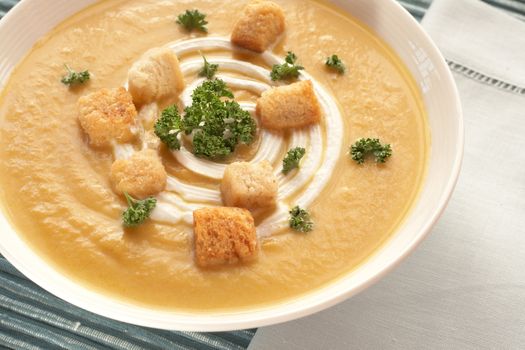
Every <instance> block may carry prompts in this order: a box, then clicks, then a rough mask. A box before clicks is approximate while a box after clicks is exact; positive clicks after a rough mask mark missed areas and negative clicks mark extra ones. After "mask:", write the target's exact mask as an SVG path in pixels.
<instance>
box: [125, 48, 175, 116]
mask: <svg viewBox="0 0 525 350" xmlns="http://www.w3.org/2000/svg"><path fill="white" fill-rule="evenodd" d="M128 89H129V92H130V93H131V95H132V96H133V102H135V103H136V104H137V105H139V106H140V105H143V104H147V103H151V102H155V101H159V100H162V99H165V98H168V97H174V96H177V95H178V94H179V93H180V92H181V91H182V90H183V89H184V78H183V75H182V72H181V70H180V66H179V60H178V59H177V56H176V55H175V53H174V52H173V51H172V50H170V49H169V48H155V49H151V50H149V51H147V52H146V53H145V54H144V55H143V56H142V57H141V58H140V59H139V60H138V61H137V62H135V63H134V64H133V66H131V69H130V70H129V72H128Z"/></svg>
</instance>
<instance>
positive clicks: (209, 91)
mask: <svg viewBox="0 0 525 350" xmlns="http://www.w3.org/2000/svg"><path fill="white" fill-rule="evenodd" d="M224 98H227V99H226V100H224ZM231 99H233V93H232V91H231V90H230V89H229V88H228V87H227V86H226V83H225V82H224V81H223V80H220V79H214V80H207V81H205V82H204V83H202V84H201V85H200V86H199V87H197V88H196V89H195V90H194V91H193V95H192V104H191V106H188V107H186V109H185V110H184V112H185V115H184V118H181V116H180V115H179V114H178V112H176V111H177V110H176V107H175V106H171V107H168V108H167V109H166V110H164V111H163V113H162V115H161V117H160V118H159V119H158V121H157V122H156V123H155V133H156V134H157V136H159V138H160V139H161V140H162V141H163V142H164V143H166V145H167V146H168V148H170V149H175V150H176V149H180V142H179V140H178V138H177V135H178V134H179V133H180V132H181V131H183V132H184V133H185V134H186V135H190V134H191V135H192V136H193V138H192V139H193V141H192V143H193V153H194V154H195V155H196V156H198V157H204V158H209V159H218V158H223V157H226V156H228V155H230V154H231V153H232V152H233V151H234V150H235V148H236V147H237V145H239V144H241V143H242V144H250V143H251V142H252V141H253V139H254V136H255V131H256V128H257V126H256V124H255V121H254V120H253V118H252V116H251V115H250V113H248V112H247V111H244V110H243V109H242V108H241V107H240V105H239V104H238V103H237V102H235V101H233V100H231Z"/></svg>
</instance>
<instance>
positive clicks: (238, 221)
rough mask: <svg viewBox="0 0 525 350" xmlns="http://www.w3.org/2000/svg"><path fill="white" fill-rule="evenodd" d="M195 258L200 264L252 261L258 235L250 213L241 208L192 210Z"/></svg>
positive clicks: (203, 265) (204, 265)
mask: <svg viewBox="0 0 525 350" xmlns="http://www.w3.org/2000/svg"><path fill="white" fill-rule="evenodd" d="M193 231H194V237H195V238H194V239H195V258H196V261H197V265H199V266H201V267H208V266H216V265H222V264H232V263H235V262H238V261H239V260H240V261H242V262H245V261H250V260H253V259H254V258H255V257H256V256H257V234H256V231H255V223H254V220H253V217H252V214H251V213H250V212H249V211H248V210H246V209H241V208H228V207H218V208H204V209H198V210H195V211H194V212H193Z"/></svg>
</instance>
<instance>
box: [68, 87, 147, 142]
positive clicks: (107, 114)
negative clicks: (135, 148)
mask: <svg viewBox="0 0 525 350" xmlns="http://www.w3.org/2000/svg"><path fill="white" fill-rule="evenodd" d="M77 106H78V112H79V115H78V120H79V122H80V126H81V127H82V129H84V131H85V132H86V134H87V135H88V136H89V141H90V144H91V145H93V146H95V147H102V146H108V145H109V144H110V143H111V141H113V140H116V141H118V142H121V143H126V142H129V141H131V140H133V138H134V137H135V127H136V116H137V110H136V109H135V106H134V105H133V101H132V100H131V95H130V94H129V93H128V92H127V91H126V89H124V88H123V87H120V88H117V89H102V90H99V91H97V92H93V93H91V94H89V95H86V96H82V97H80V98H79V100H78V103H77Z"/></svg>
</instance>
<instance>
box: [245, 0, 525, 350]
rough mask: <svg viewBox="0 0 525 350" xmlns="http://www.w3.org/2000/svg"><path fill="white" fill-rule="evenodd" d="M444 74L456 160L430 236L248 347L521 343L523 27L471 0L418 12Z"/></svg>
mask: <svg viewBox="0 0 525 350" xmlns="http://www.w3.org/2000/svg"><path fill="white" fill-rule="evenodd" d="M423 26H424V27H425V29H426V30H427V32H428V33H429V34H430V35H431V36H432V38H433V39H434V41H435V42H436V43H437V45H438V47H439V48H440V49H441V51H442V52H443V54H444V56H445V57H446V58H447V60H449V65H450V67H451V69H452V71H453V72H454V77H455V79H456V82H457V85H458V88H459V91H460V95H461V100H462V104H463V109H464V117H465V131H466V133H465V138H466V143H465V158H464V163H463V170H462V173H461V176H460V180H459V182H458V185H457V188H456V191H455V193H454V195H453V198H452V200H451V202H450V204H449V206H448V208H447V210H446V212H445V214H444V215H443V217H442V218H441V220H440V221H439V223H438V225H437V226H436V227H435V229H434V230H433V232H432V234H431V235H430V237H429V238H428V239H427V240H426V241H425V242H423V244H422V245H421V246H420V247H419V248H418V249H417V250H416V252H415V253H414V254H413V255H412V256H411V257H409V259H408V260H407V261H405V262H404V263H403V264H402V265H401V266H400V267H399V268H398V269H397V270H395V271H394V272H393V273H392V274H390V275H389V276H387V277H386V278H385V279H383V280H382V281H381V282H379V283H378V284H376V285H375V286H373V287H371V288H370V289H368V290H366V291H364V292H363V293H361V294H360V295H358V296H356V297H354V298H351V299H350V300H348V301H346V302H344V303H342V304H340V305H338V306H335V307H333V308H331V309H329V310H326V311H324V312H321V313H319V314H316V315H313V316H310V317H307V318H304V319H301V320H297V321H293V322H289V323H285V324H282V325H276V326H272V327H266V328H260V329H259V330H258V331H257V333H256V335H255V338H254V339H253V341H252V343H251V344H250V347H249V349H251V350H258V349H520V348H521V349H524V348H525V23H524V22H522V21H519V20H517V19H515V18H513V17H510V16H509V15H507V14H504V13H503V12H500V11H499V10H496V9H494V8H492V7H490V6H489V5H486V4H484V3H482V2H481V1H478V0H434V2H433V4H432V6H431V8H430V9H429V11H428V12H427V14H426V16H425V18H424V19H423Z"/></svg>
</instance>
